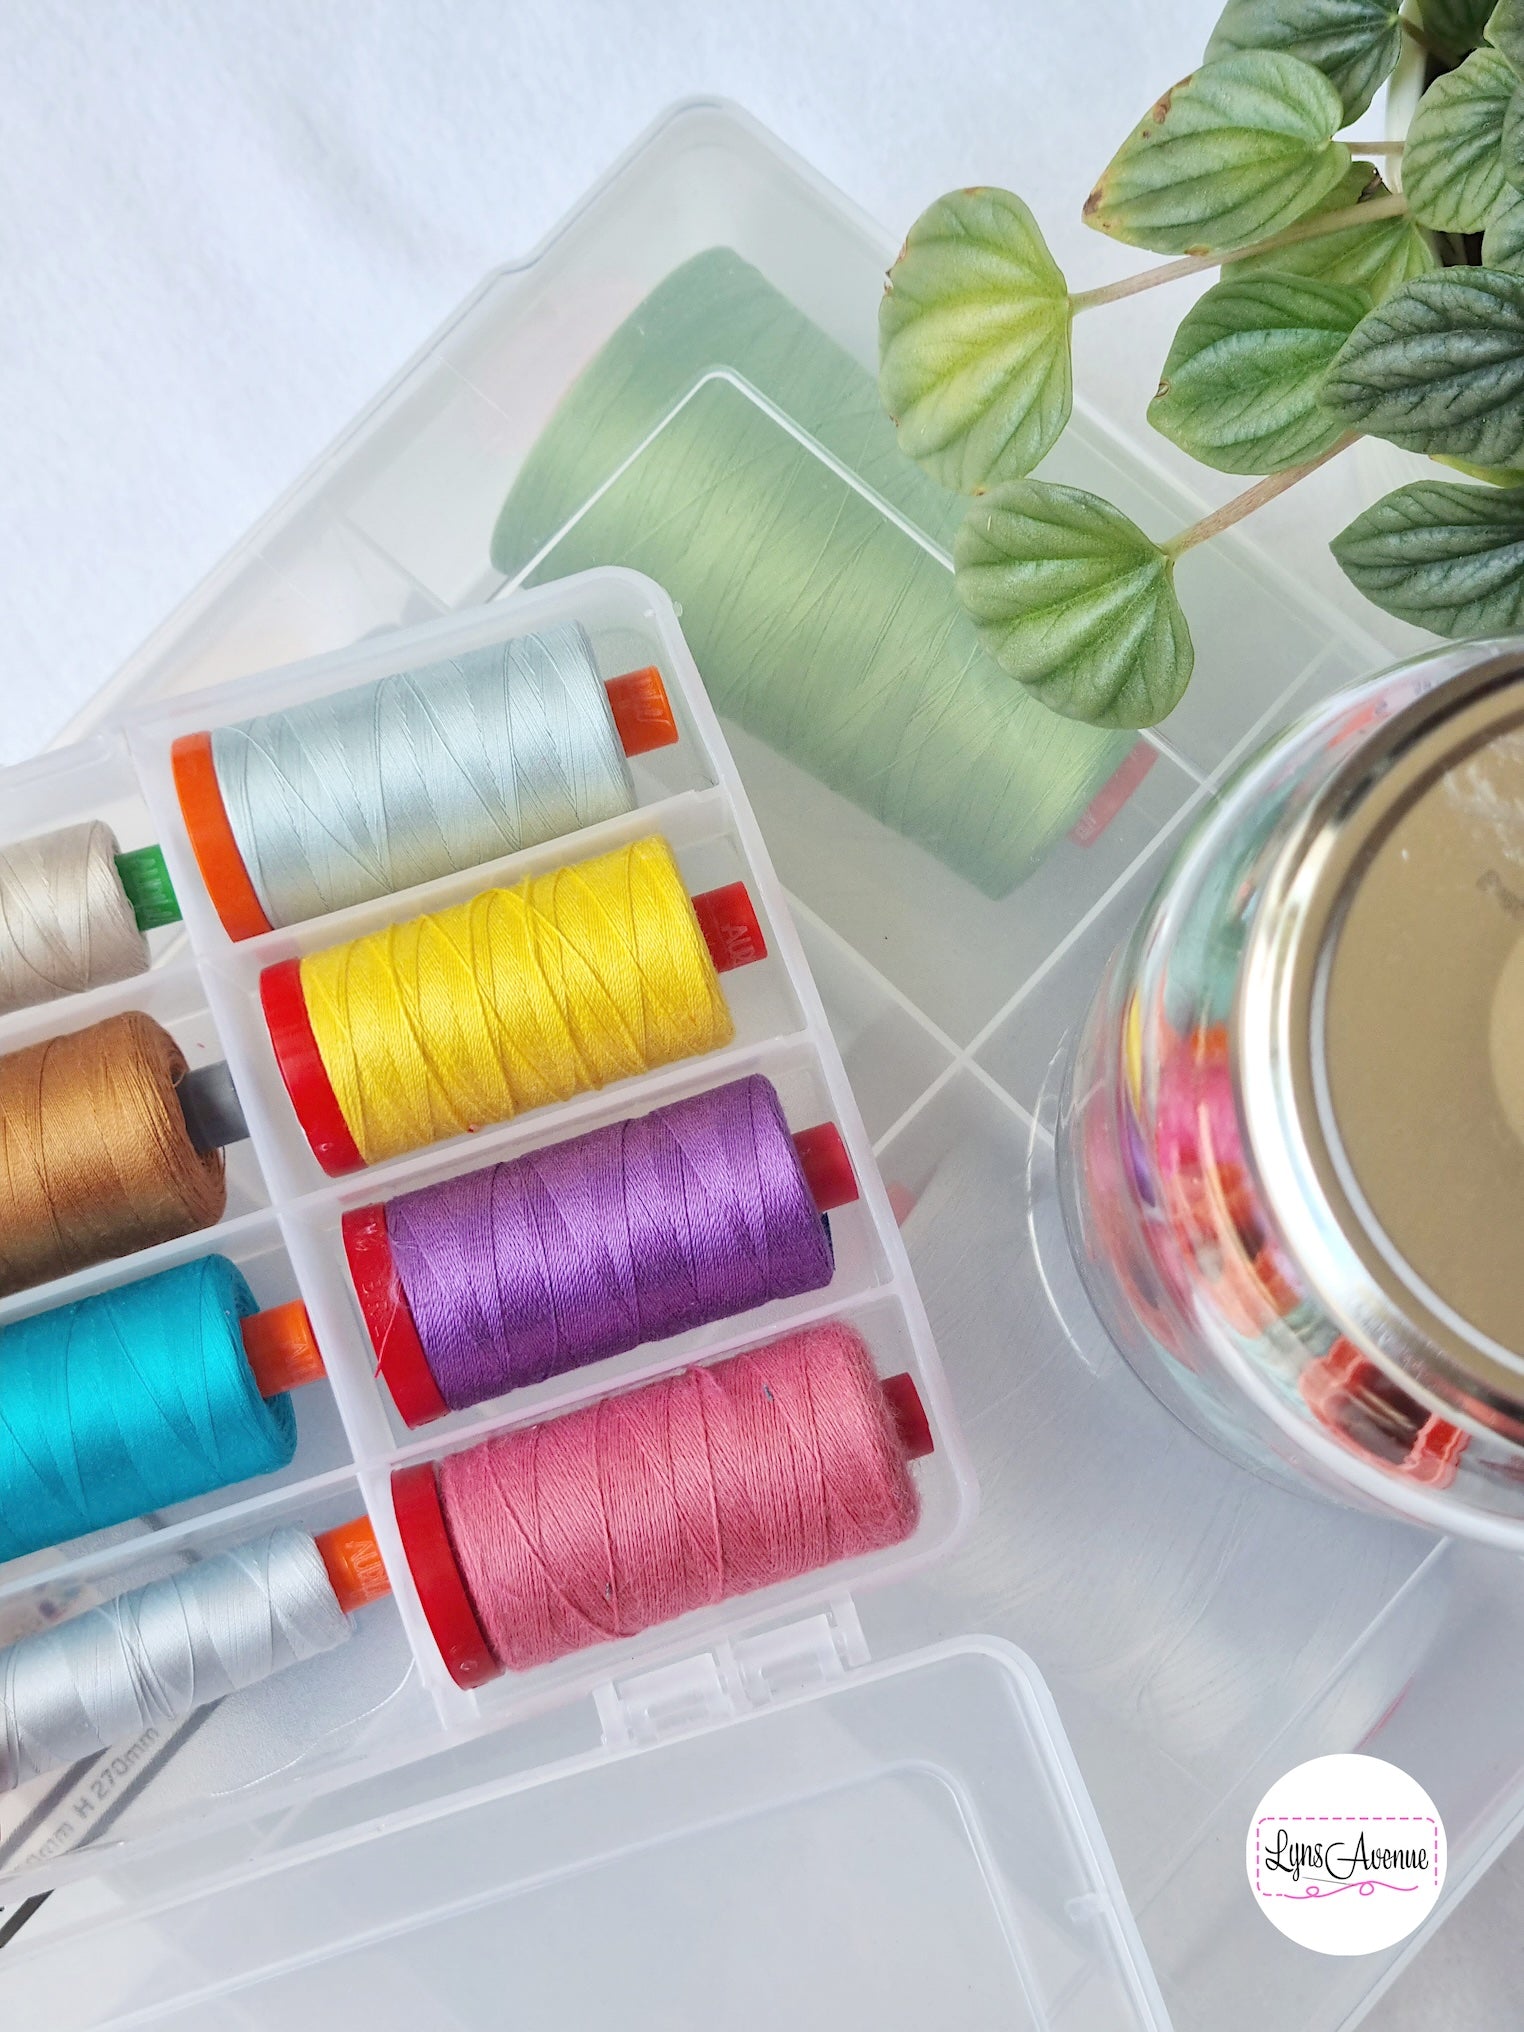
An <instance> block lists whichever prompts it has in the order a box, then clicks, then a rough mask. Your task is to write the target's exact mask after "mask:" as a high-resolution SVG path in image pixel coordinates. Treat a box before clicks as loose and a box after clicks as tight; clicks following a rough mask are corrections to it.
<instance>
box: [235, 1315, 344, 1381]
mask: <svg viewBox="0 0 1524 2032" xmlns="http://www.w3.org/2000/svg"><path fill="white" fill-rule="evenodd" d="M240 1331H241V1333H242V1335H243V1351H244V1353H245V1355H247V1357H248V1360H249V1367H250V1368H251V1369H252V1370H253V1371H254V1381H255V1382H256V1383H257V1384H258V1385H259V1394H260V1396H261V1397H279V1396H280V1394H281V1393H282V1391H285V1390H301V1389H304V1388H305V1387H306V1385H307V1384H308V1383H320V1382H321V1381H322V1380H323V1377H324V1375H325V1374H326V1373H327V1372H326V1370H325V1369H324V1367H323V1356H322V1351H321V1349H320V1348H319V1347H318V1344H317V1336H316V1335H315V1334H314V1333H313V1331H312V1321H311V1319H310V1318H309V1317H308V1315H307V1308H306V1306H305V1305H303V1303H302V1301H301V1300H300V1299H299V1298H293V1299H292V1300H291V1301H290V1302H289V1303H288V1304H286V1305H272V1306H271V1307H270V1309H269V1310H268V1312H251V1313H250V1314H249V1315H248V1317H247V1318H246V1319H244V1320H242V1321H241V1322H240Z"/></svg>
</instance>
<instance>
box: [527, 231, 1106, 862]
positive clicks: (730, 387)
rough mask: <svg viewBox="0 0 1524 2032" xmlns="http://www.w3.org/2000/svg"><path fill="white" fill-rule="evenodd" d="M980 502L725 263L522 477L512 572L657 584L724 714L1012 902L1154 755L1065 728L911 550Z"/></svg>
mask: <svg viewBox="0 0 1524 2032" xmlns="http://www.w3.org/2000/svg"><path fill="white" fill-rule="evenodd" d="M726 370H729V372H730V373H733V374H734V375H735V376H738V377H740V381H741V382H742V383H744V384H746V385H737V381H736V380H734V379H730V378H726ZM706 377H707V378H706ZM747 386H749V387H750V388H751V389H755V390H756V391H757V392H758V393H759V394H760V395H761V396H762V398H763V399H764V401H765V402H768V403H771V404H773V405H775V406H776V408H777V409H778V410H780V411H782V412H783V414H784V416H785V417H786V418H787V419H788V420H789V423H790V424H791V425H793V426H795V427H797V429H798V430H802V431H804V432H806V433H808V434H809V435H810V436H811V437H813V438H814V439H815V440H816V441H817V442H818V443H819V444H820V445H821V446H822V447H823V448H824V450H825V451H826V452H827V454H828V455H829V456H830V458H832V459H833V460H835V461H836V462H837V463H838V464H839V465H841V466H843V467H845V468H846V470H847V471H848V472H849V473H852V474H855V475H857V476H858V477H859V478H860V480H861V481H862V483H863V485H864V486H865V487H866V488H868V489H869V490H871V491H870V493H869V494H867V495H866V496H865V495H864V493H863V492H861V491H859V489H858V488H856V487H854V486H853V485H852V484H851V483H850V482H849V481H848V480H846V479H844V478H842V477H841V476H840V474H839V473H838V472H836V471H834V470H833V469H832V467H831V466H830V465H828V464H827V463H826V462H825V461H824V460H822V459H821V458H819V457H818V456H816V454H815V452H814V451H813V450H812V448H811V447H810V446H809V445H808V444H807V443H804V442H801V440H800V438H799V437H798V436H797V435H795V431H794V429H791V428H789V427H786V426H785V425H784V424H781V423H779V422H777V421H776V420H775V419H774V417H773V416H772V415H770V414H769V413H768V410H767V409H766V408H764V407H763V406H762V404H761V403H758V402H757V401H755V400H753V399H752V398H751V396H750V395H749V394H748V392H747ZM875 495H876V496H877V497H879V499H880V500H882V501H883V502H884V503H886V504H887V507H888V509H889V510H890V513H889V514H886V513H885V512H884V511H883V510H882V509H881V508H880V506H879V505H878V501H877V500H875V499H874V498H873V497H874V496H875ZM963 506H964V504H963V503H962V502H961V501H960V500H959V499H958V497H957V496H955V495H951V494H948V493H946V492H945V491H944V490H943V489H941V488H939V487H937V486H936V485H935V484H934V483H933V482H931V481H930V480H928V479H927V478H926V476H925V475H924V474H922V473H921V472H919V471H918V470H917V469H916V468H915V467H914V466H913V465H912V463H911V461H910V460H909V459H907V458H905V457H904V456H903V454H902V453H901V452H900V451H899V449H898V446H897V445H896V442H895V436H894V430H893V426H892V425H891V424H890V422H889V419H888V418H887V417H886V416H885V415H884V413H883V410H882V407H881V406H880V403H879V399H878V390H877V387H876V386H875V383H874V379H873V376H872V375H871V374H870V373H868V372H866V371H865V370H864V369H863V368H862V367H861V366H860V365H859V364H858V362H857V361H856V360H854V359H853V358H852V357H851V356H850V355H849V354H847V353H846V352H844V351H843V350H842V349H841V348H840V347H839V346H837V345H836V344H835V343H834V342H833V341H832V340H830V339H828V338H827V337H826V336H825V334H824V333H823V332H822V331H820V330H819V328H818V327H817V326H815V325H813V324H812V323H811V322H810V321H809V319H808V318H806V317H804V316H803V315H802V314H801V313H800V312H799V311H797V310H796V309H795V308H794V306H793V305H792V304H790V303H789V302H788V300H787V299H786V298H785V297H783V296H781V295H780V294H779V293H778V291H777V290H775V289H773V288H772V286H771V285H770V284H769V283H767V282H765V281H764V280H763V278H762V277H761V275H759V274H758V272H757V271H756V270H755V269H754V268H752V267H750V266H749V265H748V264H747V263H746V262H745V261H743V260H741V259H740V257H739V256H738V255H736V254H734V253H733V252H731V251H730V250H729V249H728V248H712V249H710V250H708V251H707V252H705V253H703V254H700V255H697V256H696V257H695V258H694V259H693V260H691V261H689V262H687V263H685V264H684V266H682V267H681V268H679V269H677V270H675V271H674V272H673V273H672V274H671V275H670V276H668V277H667V279H666V280H665V281H664V282H663V283H662V284H661V285H660V286H659V287H658V288H657V289H655V290H653V291H652V292H651V294H650V295H649V296H648V297H647V298H646V299H645V301H644V302H643V303H641V304H640V305H639V307H638V308H637V309H636V310H635V311H634V312H633V313H632V314H631V315H630V317H629V318H627V319H626V321H625V322H624V324H622V325H621V326H620V327H619V329H618V330H617V331H616V332H615V333H614V334H613V336H612V337H611V338H610V339H609V340H608V341H607V343H606V344H605V345H604V346H603V348H602V350H601V351H600V352H599V353H598V354H597V355H596V357H595V358H594V359H593V360H592V362H591V363H590V364H589V365H588V366H587V367H586V368H585V369H584V370H583V372H582V373H581V374H580V375H579V376H578V378H577V380H576V381H575V382H574V383H573V384H572V386H571V388H570V389H569V390H568V391H567V393H566V395H565V396H564V397H563V399H562V401H561V403H560V405H559V406H558V408H557V409H556V412H555V414H554V415H553V417H552V418H551V420H550V422H549V423H548V424H547V426H546V427H545V429H544V430H543V431H542V432H541V433H540V436H539V438H538V440H537V441H536V443H535V444H534V445H533V447H532V448H531V450H530V452H529V455H528V457H527V458H526V459H525V461H524V463H523V465H522V466H521V468H520V469H519V472H518V475H517V477H516V479H515V480H514V483H513V488H512V491H511V492H510V493H509V495H508V498H507V501H506V502H505V503H504V506H503V508H502V511H501V513H500V515H499V518H498V522H497V527H496V529H495V530H494V532H493V537H492V562H493V565H494V567H495V568H496V569H497V570H498V571H500V572H502V573H503V574H505V575H506V576H507V577H509V578H518V577H519V576H520V575H522V577H523V578H524V580H525V582H526V583H531V584H534V583H541V582H543V581H545V580H547V579H555V578H560V577H562V576H563V575H565V574H567V573H570V572H576V571H582V570H584V569H586V568H587V567H589V566H591V565H611V564H617V565H627V566H630V567H632V568H634V569H635V570H637V571H642V572H646V573H648V574H649V575H650V576H651V577H652V578H654V579H655V580H656V581H657V583H658V584H659V585H662V586H664V587H665V588H666V590H667V591H668V592H669V593H670V594H671V596H672V597H673V599H674V600H676V601H677V602H678V603H679V605H680V607H681V610H682V617H683V630H684V633H685V634H686V636H687V638H688V642H689V645H690V647H691V648H692V650H693V653H694V656H695V658H696V659H697V662H698V665H699V668H700V669H701V670H702V671H703V673H704V682H705V685H706V687H707V689H708V691H709V694H710V697H711V698H712V699H713V701H714V704H715V706H716V708H717V710H718V711H719V712H720V713H721V714H722V715H724V716H726V717H729V718H732V719H734V720H736V721H738V722H739V723H740V725H741V726H742V727H744V728H745V729H746V730H747V732H749V733H751V734H754V735H756V736H757V737H758V738H759V739H760V740H763V741H765V742H767V743H768V744H769V745H770V746H771V747H773V748H775V749H777V750H778V751H779V753H781V754H783V755H786V756H788V757H789V759H790V760H792V761H793V762H796V763H797V764H798V765H799V766H800V767H801V768H803V769H805V770H807V771H809V773H810V774H811V775H813V776H815V777H817V778H818V779H819V780H820V781H821V782H823V783H826V784H828V785H829V786H830V787H831V788H832V789H834V790H836V791H838V792H839V793H840V794H841V795H842V796H844V797H846V798H849V799H851V800H852V801H853V802H854V803H856V804H858V805H860V806H861V807H862V808H863V809H864V810H865V811H867V812H869V813H870V814H871V815H872V816H873V817H874V818H876V819H879V820H881V821H882V822H883V824H885V825H887V826H891V827H893V828H894V829H895V830H896V831H898V832H901V833H903V834H905V835H906V837H907V838H909V839H912V840H915V841H917V842H919V844H920V845H922V846H923V847H926V848H928V849H929V850H930V851H931V852H932V853H933V854H935V855H937V856H938V857H939V858H940V859H941V860H943V861H945V862H946V863H947V865H948V866H949V867H951V868H953V869H955V870H957V872H958V873H960V874H962V875H963V876H965V877H966V878H967V879H968V880H969V881H970V882H972V883H974V884H976V885H977V886H978V887H979V888H980V889H982V890H983V891H984V892H985V893H986V894H987V895H991V896H1001V895H1004V894H1006V893H1007V892H1008V891H1009V890H1010V889H1011V887H1012V886H1013V885H1014V884H1015V883H1017V882H1019V881H1021V880H1022V879H1023V878H1024V877H1025V876H1026V875H1027V874H1029V873H1030V872H1031V870H1032V869H1033V868H1035V867H1036V866H1037V865H1038V864H1039V863H1040V862H1041V861H1042V860H1043V858H1044V856H1045V855H1046V854H1047V852H1048V851H1049V849H1050V848H1051V847H1052V846H1054V845H1055V844H1056V843H1057V842H1058V841H1059V840H1061V839H1062V838H1063V836H1064V835H1065V834H1066V833H1067V832H1068V831H1069V830H1070V829H1071V828H1072V827H1073V825H1074V824H1075V822H1076V820H1077V819H1078V818H1079V817H1080V815H1081V813H1082V812H1083V811H1084V810H1085V808H1086V807H1087V806H1088V805H1089V803H1090V801H1091V799H1092V798H1093V797H1094V795H1095V793H1096V791H1097V790H1098V789H1099V788H1100V786H1101V785H1102V784H1103V783H1104V782H1105V781H1106V779H1107V778H1108V777H1110V776H1111V775H1112V774H1113V772H1114V771H1115V770H1116V768H1117V765H1118V764H1119V762H1120V761H1121V760H1122V758H1123V757H1124V755H1125V754H1126V753H1127V752H1128V750H1129V748H1130V746H1131V736H1129V735H1118V734H1110V733H1105V732H1102V731H1100V730H1098V729H1096V728H1092V727H1083V726H1079V725H1077V724H1075V723H1073V722H1069V721H1065V720H1062V719H1060V718H1059V717H1058V716H1057V715H1056V714H1054V713H1051V712H1049V711H1048V710H1047V708H1046V707H1044V706H1042V705H1040V704H1039V703H1038V702H1037V701H1036V700H1035V699H1033V698H1031V697H1030V696H1028V695H1027V694H1026V693H1025V692H1024V691H1023V690H1022V688H1021V686H1020V685H1017V684H1013V683H1012V681H1011V679H1010V677H1009V676H1008V675H1007V674H1006V673H1005V672H1004V671H1003V670H1001V669H1000V667H999V666H998V665H997V664H996V663H995V662H994V660H993V659H992V658H991V657H989V656H988V655H987V654H986V653H985V651H984V650H983V649H982V648H981V647H980V645H979V642H978V639H977V637H976V636H975V634H974V632H973V629H972V626H971V625H970V623H969V622H968V620H967V619H966V618H965V616H964V615H963V613H962V610H961V609H960V608H959V606H958V603H957V601H956V600H955V599H954V597H953V592H952V581H951V576H950V573H949V571H948V569H947V568H946V565H945V563H944V562H943V561H942V560H941V559H939V558H938V557H937V556H936V555H935V554H934V552H932V551H930V550H928V549H927V548H926V546H925V545H924V544H923V543H921V542H920V541H918V540H917V537H916V535H915V534H913V533H910V532H924V534H925V535H926V536H927V537H928V538H929V539H930V540H931V542H932V544H934V545H936V546H938V547H939V548H940V549H941V550H942V552H943V553H946V552H947V551H948V550H949V549H950V548H951V543H952V535H953V532H954V530H955V529H956V527H957V524H958V522H959V520H960V519H961V516H962V512H963ZM904 524H908V525H909V530H908V531H907V529H906V528H905V527H904V526H902V525H904Z"/></svg>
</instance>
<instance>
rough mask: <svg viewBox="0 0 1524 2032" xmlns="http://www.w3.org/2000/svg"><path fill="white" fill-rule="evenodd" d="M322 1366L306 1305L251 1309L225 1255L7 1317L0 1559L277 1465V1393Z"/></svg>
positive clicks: (282, 1423)
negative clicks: (71, 1301) (23, 1315)
mask: <svg viewBox="0 0 1524 2032" xmlns="http://www.w3.org/2000/svg"><path fill="white" fill-rule="evenodd" d="M322 1374H323V1363H322V1357H321V1355H320V1354H319V1352H318V1348H317V1344H316V1342H315V1340H314V1338H313V1334H312V1326H311V1322H310V1321H309V1319H308V1317H307V1309H306V1307H305V1306H304V1305H303V1304H302V1303H301V1302H300V1300H296V1301H293V1302H292V1303H290V1304H288V1305H282V1306H276V1307H273V1308H272V1309H270V1310H269V1311H266V1312H261V1311H260V1310H259V1308H258V1302H257V1300H256V1299H255V1297H254V1294H253V1292H252V1291H251V1290H250V1289H249V1287H248V1284H247V1283H246V1282H245V1281H244V1278H243V1276H242V1275H241V1273H240V1272H239V1270H238V1269H237V1267H236V1265H234V1264H233V1263H231V1262H229V1261H228V1259H227V1258H226V1257H225V1256H203V1257H200V1258H198V1259H197V1260H195V1261H194V1262H190V1263H179V1264H176V1265H175V1266H174V1267H173V1268H172V1269H169V1270H161V1271H159V1272H157V1273H156V1274H155V1275H154V1276H152V1277H143V1278H139V1279H138V1280H137V1282H136V1283H133V1284H124V1285H121V1286H119V1287H118V1288H117V1289H115V1290H112V1291H102V1292H97V1293H96V1294H95V1295H94V1296H92V1297H90V1298H82V1299H79V1300H77V1301H76V1302H75V1303H74V1304H73V1305H65V1306H59V1307H56V1308H55V1309H54V1310H52V1311H51V1312H39V1313H34V1314H33V1315H32V1316H31V1317H30V1318H28V1319H19V1320H13V1321H11V1322H10V1323H9V1324H8V1325H6V1326H5V1327H3V1328H0V1560H6V1559H19V1558H20V1557H21V1555H22V1554H23V1553H27V1552H38V1551H40V1550H42V1548H43V1547H44V1546H49V1545H59V1544H63V1543H65V1542H66V1541H68V1540H69V1539H72V1538H79V1537H82V1536H83V1535H84V1534H85V1533H87V1532H90V1531H100V1530H104V1529H105V1528H106V1527H107V1526H109V1525H113V1524H125V1523H127V1522H128V1521H129V1520H130V1519H131V1518H134V1517H140V1516H142V1515H143V1514H144V1512H145V1511H148V1510H162V1509H167V1508H168V1507H169V1506H170V1505H171V1504H173V1503H183V1502H187V1501H189V1500H190V1498H192V1497H193V1496H205V1495H209V1494H210V1493H211V1492H212V1491H213V1490H214V1489H222V1488H227V1487H229V1486H230V1485H231V1484H233V1483H235V1482H241V1481H246V1480H248V1479H250V1478H251V1477H252V1476H255V1475H267V1474H273V1473H275V1472H276V1471H277V1470H278V1469H280V1468H283V1467H286V1466H288V1465H289V1464H290V1461H291V1459H292V1456H293V1455H294V1454H295V1452H296V1418H295V1413H294V1412H293V1410H292V1406H291V1400H290V1396H289V1394H288V1393H289V1392H290V1391H291V1390H293V1389H297V1388H299V1387H301V1386H302V1385H303V1384H306V1383H311V1382H315V1381H316V1380H317V1379H318V1378H319V1377H321V1375H322Z"/></svg>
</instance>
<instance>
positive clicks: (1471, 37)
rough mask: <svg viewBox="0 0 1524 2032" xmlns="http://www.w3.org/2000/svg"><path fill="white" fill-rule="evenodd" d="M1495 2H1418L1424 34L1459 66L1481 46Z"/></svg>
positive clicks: (1465, 0)
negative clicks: (1461, 61) (1483, 32)
mask: <svg viewBox="0 0 1524 2032" xmlns="http://www.w3.org/2000/svg"><path fill="white" fill-rule="evenodd" d="M1494 5H1495V0H1418V18H1419V20H1420V21H1421V22H1422V23H1423V32H1424V34H1425V35H1426V36H1427V37H1428V39H1429V41H1430V42H1432V43H1433V45H1434V47H1435V48H1436V49H1437V50H1438V51H1439V52H1440V54H1441V55H1442V56H1447V57H1449V58H1450V60H1451V61H1452V62H1453V63H1459V61H1460V59H1461V58H1462V57H1463V56H1469V55H1470V53H1471V52H1472V50H1474V49H1477V48H1479V47H1480V45H1481V40H1482V31H1483V30H1484V29H1485V28H1486V26H1487V21H1488V17H1489V16H1490V15H1491V13H1492V10H1493V6H1494Z"/></svg>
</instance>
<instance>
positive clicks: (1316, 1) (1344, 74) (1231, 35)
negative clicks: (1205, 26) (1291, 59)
mask: <svg viewBox="0 0 1524 2032" xmlns="http://www.w3.org/2000/svg"><path fill="white" fill-rule="evenodd" d="M1399 11H1400V0H1228V4H1227V6H1226V7H1224V8H1223V10H1222V13H1221V15H1220V16H1219V18H1218V22H1217V26H1216V27H1215V28H1214V29H1213V30H1212V39H1211V41H1210V42H1209V43H1208V44H1207V46H1206V60H1207V62H1208V63H1214V62H1216V61H1217V59H1218V58H1220V57H1225V56H1236V55H1237V53H1238V52H1239V51H1240V50H1243V49H1280V50H1285V51H1286V52H1287V53H1288V55H1291V56H1299V57H1300V58H1301V59H1302V61H1303V63H1310V64H1312V65H1313V66H1314V67H1315V68H1316V69H1318V70H1320V71H1321V72H1322V73H1323V75H1324V77H1325V78H1327V79H1328V81H1329V82H1330V84H1332V85H1333V87H1334V89H1335V90H1336V91H1337V92H1338V94H1339V97H1340V98H1341V99H1342V100H1343V102H1344V118H1345V120H1346V121H1348V120H1357V119H1359V117H1360V115H1361V114H1362V113H1363V112H1364V111H1365V109H1366V107H1367V106H1368V105H1369V104H1370V102H1371V100H1372V99H1373V98H1374V97H1375V96H1376V92H1377V89H1378V88H1379V86H1380V85H1381V84H1382V83H1383V82H1384V81H1385V80H1386V79H1387V78H1388V77H1390V75H1391V73H1392V71H1393V69H1394V68H1395V66H1396V63H1397V58H1398V56H1399V55H1400V54H1401V51H1402V28H1401V26H1400V24H1399V22H1398V18H1397V17H1398V13H1399Z"/></svg>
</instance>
